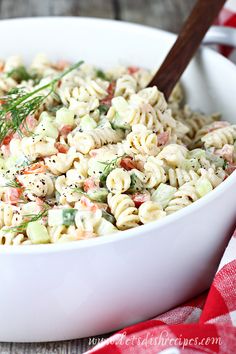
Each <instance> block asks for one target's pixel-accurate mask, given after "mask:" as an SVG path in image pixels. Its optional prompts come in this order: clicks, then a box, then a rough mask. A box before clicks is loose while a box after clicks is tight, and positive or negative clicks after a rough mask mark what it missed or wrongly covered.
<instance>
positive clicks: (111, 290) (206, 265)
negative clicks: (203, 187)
mask: <svg viewBox="0 0 236 354" xmlns="http://www.w3.org/2000/svg"><path fill="white" fill-rule="evenodd" d="M0 33H4V41H2V42H1V57H5V56H8V55H11V54H15V53H20V54H22V55H24V56H25V57H26V58H27V60H30V59H31V58H32V57H33V56H34V55H35V54H36V53H38V52H41V51H43V52H45V53H47V54H48V55H49V57H50V58H52V59H58V58H65V59H69V60H73V61H75V60H79V59H84V60H86V61H89V62H90V63H93V64H96V65H98V66H102V67H107V66H111V65H115V64H117V63H122V64H133V65H143V66H145V67H149V68H153V67H156V66H157V65H158V64H159V63H160V62H161V61H162V59H163V57H164V56H165V54H166V52H167V50H168V48H169V47H170V45H171V44H172V42H173V40H174V36H173V35H171V34H168V33H165V32H162V31H158V30H156V29H152V28H146V27H143V26H137V25H131V24H127V23H120V22H112V21H105V20H94V19H83V18H50V19H49V18H37V19H24V20H10V21H9V20H6V21H1V22H0ZM183 83H184V86H185V89H186V92H187V99H188V101H189V102H190V104H191V106H192V107H193V108H198V109H201V110H203V111H205V112H212V111H221V112H222V113H223V115H224V118H225V119H228V120H229V121H231V122H236V117H235V97H236V85H235V83H236V68H235V66H234V65H233V64H231V63H230V62H228V61H227V60H226V59H224V58H223V57H221V56H220V55H218V54H216V53H214V52H212V51H211V50H209V49H203V50H201V52H200V53H199V55H198V56H197V58H196V59H195V60H194V62H193V63H192V64H191V65H190V66H189V68H188V70H187V72H186V73H185V75H184V78H183ZM235 186H236V174H235V173H233V174H232V175H231V176H230V177H229V178H228V179H227V180H226V181H225V182H224V183H222V184H221V185H220V186H219V187H217V189H216V190H215V191H213V192H212V193H210V194H209V195H207V196H206V197H205V198H203V199H201V200H199V201H197V202H196V203H194V204H193V205H191V206H189V207H187V208H185V209H184V210H182V211H180V212H177V213H175V214H173V215H171V216H169V217H167V218H166V219H163V220H161V221H158V222H155V223H152V224H148V225H145V226H141V227H139V228H136V229H133V230H129V231H125V232H123V233H119V234H117V235H112V236H104V237H101V238H97V239H93V240H88V241H80V242H78V243H69V244H64V245H40V246H25V247H22V246H20V247H1V248H0V284H1V290H0V341H21V342H23V341H55V340H63V339H70V338H78V337H86V336H92V335H96V334H101V333H104V332H108V331H112V330H115V329H118V328H121V327H123V326H127V325H130V324H133V323H135V322H137V321H141V320H145V319H147V318H151V317H153V316H155V315H157V314H159V313H161V312H163V311H166V310H167V309H169V308H171V307H173V306H175V305H177V304H179V303H181V302H182V301H184V300H186V299H188V298H190V297H192V296H194V295H196V294H198V293H200V292H201V291H203V290H204V289H206V288H207V287H208V286H209V284H210V282H211V280H212V277H213V274H214V272H215V271H216V268H217V264H218V262H219V259H220V257H221V255H222V252H223V250H224V247H225V244H226V242H227V239H228V238H229V236H230V233H231V231H232V227H233V224H234V219H235V214H236V203H235V199H236V188H235Z"/></svg>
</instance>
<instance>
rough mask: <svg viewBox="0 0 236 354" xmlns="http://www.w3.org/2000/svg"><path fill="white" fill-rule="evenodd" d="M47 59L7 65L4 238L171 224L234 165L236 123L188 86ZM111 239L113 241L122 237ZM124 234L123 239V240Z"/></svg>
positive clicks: (138, 72)
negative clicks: (166, 89)
mask: <svg viewBox="0 0 236 354" xmlns="http://www.w3.org/2000/svg"><path fill="white" fill-rule="evenodd" d="M152 75H153V73H152V72H150V71H148V70H145V69H142V68H136V67H123V66H122V67H121V66H119V67H116V68H113V69H111V70H106V71H102V70H100V69H98V68H96V67H94V66H91V65H88V64H86V63H83V62H78V63H76V64H74V65H71V64H70V63H67V62H66V61H59V62H51V61H50V60H49V59H48V58H47V57H45V56H44V55H38V56H37V57H36V58H35V59H34V60H33V62H32V64H31V65H30V66H29V67H25V66H24V64H23V61H22V59H21V58H20V57H18V56H14V57H10V58H8V59H7V60H6V61H0V97H1V98H0V143H1V145H0V146H1V158H0V198H1V200H0V229H1V230H0V245H29V244H42V243H57V242H67V241H77V240H83V239H89V238H92V237H97V236H102V235H106V234H113V233H116V232H118V231H123V230H127V229H130V228H133V227H136V226H139V225H142V224H146V223H149V222H153V221H156V220H160V219H162V218H164V217H166V216H168V215H170V214H172V213H174V212H176V211H178V210H180V209H182V208H184V207H186V206H188V205H190V204H192V203H193V202H195V201H196V200H198V199H199V198H202V197H203V196H205V195H206V194H207V193H209V192H210V191H212V190H213V189H214V188H216V187H217V186H218V185H219V184H220V183H221V182H222V181H223V180H224V179H225V178H227V176H228V175H229V174H230V173H231V172H232V171H233V170H234V168H235V160H236V153H235V151H236V150H235V146H236V145H235V140H236V125H231V124H230V123H228V122H226V121H222V120H220V115H219V114H211V115H205V114H203V113H199V112H193V111H192V110H191V109H190V108H189V107H188V106H187V105H186V104H185V102H184V92H183V89H182V87H181V86H180V84H178V85H177V86H176V87H175V89H174V91H173V92H172V95H171V97H170V99H169V102H166V100H165V98H164V95H163V94H162V93H161V92H160V91H159V90H158V88H157V87H155V86H154V87H146V86H147V84H148V83H149V82H150V80H151V77H152ZM111 237H112V236H111ZM113 237H114V236H113Z"/></svg>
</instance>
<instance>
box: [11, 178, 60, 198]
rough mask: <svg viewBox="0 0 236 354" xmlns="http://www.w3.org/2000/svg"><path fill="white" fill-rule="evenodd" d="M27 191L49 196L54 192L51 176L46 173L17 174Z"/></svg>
mask: <svg viewBox="0 0 236 354" xmlns="http://www.w3.org/2000/svg"><path fill="white" fill-rule="evenodd" d="M17 178H18V180H19V182H20V183H21V184H22V185H23V186H24V187H25V189H26V190H27V193H30V194H32V195H33V196H36V197H45V196H51V195H52V194H53V192H54V182H53V179H52V176H50V175H49V174H47V173H37V174H25V175H18V176H17Z"/></svg>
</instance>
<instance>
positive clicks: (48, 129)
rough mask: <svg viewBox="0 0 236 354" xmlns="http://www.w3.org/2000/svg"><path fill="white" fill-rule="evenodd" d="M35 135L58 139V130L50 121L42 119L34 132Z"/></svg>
mask: <svg viewBox="0 0 236 354" xmlns="http://www.w3.org/2000/svg"><path fill="white" fill-rule="evenodd" d="M34 133H35V134H38V135H41V136H46V137H49V138H53V139H56V138H57V137H58V130H57V128H56V127H55V125H54V124H53V123H52V122H50V120H46V119H42V121H41V122H40V123H39V125H38V126H37V127H36V128H35V130H34Z"/></svg>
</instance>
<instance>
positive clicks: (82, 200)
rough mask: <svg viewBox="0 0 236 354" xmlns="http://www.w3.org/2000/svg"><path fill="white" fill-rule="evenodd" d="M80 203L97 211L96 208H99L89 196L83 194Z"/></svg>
mask: <svg viewBox="0 0 236 354" xmlns="http://www.w3.org/2000/svg"><path fill="white" fill-rule="evenodd" d="M80 203H81V204H82V205H83V206H84V207H86V208H87V209H88V210H90V211H93V212H95V211H96V210H98V207H97V205H96V204H94V203H93V202H91V201H90V200H89V199H88V198H87V197H85V196H82V197H81V199H80Z"/></svg>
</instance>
